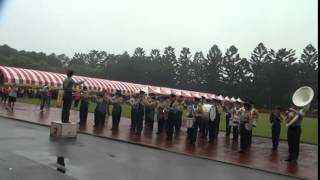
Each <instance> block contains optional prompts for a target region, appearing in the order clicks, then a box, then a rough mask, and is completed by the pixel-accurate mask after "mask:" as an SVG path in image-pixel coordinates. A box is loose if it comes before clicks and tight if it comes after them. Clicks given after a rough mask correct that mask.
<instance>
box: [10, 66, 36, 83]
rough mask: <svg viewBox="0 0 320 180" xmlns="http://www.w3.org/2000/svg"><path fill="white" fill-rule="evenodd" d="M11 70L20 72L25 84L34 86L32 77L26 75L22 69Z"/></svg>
mask: <svg viewBox="0 0 320 180" xmlns="http://www.w3.org/2000/svg"><path fill="white" fill-rule="evenodd" d="M13 69H15V70H17V71H20V72H21V73H22V74H23V75H24V77H25V78H26V83H27V84H35V83H34V81H32V77H31V76H30V74H29V73H27V72H26V71H25V70H24V69H17V68H13Z"/></svg>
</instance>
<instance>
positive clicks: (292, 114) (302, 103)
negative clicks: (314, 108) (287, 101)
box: [286, 86, 314, 127]
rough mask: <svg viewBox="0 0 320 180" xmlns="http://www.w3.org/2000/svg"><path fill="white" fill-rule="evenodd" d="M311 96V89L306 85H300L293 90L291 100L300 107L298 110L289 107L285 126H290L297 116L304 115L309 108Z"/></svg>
mask: <svg viewBox="0 0 320 180" xmlns="http://www.w3.org/2000/svg"><path fill="white" fill-rule="evenodd" d="M313 96H314V92H313V89H312V88H311V87H308V86H303V87H300V88H299V89H297V90H296V91H295V92H294V94H293V96H292V102H293V104H294V105H296V106H297V107H301V109H300V110H298V111H297V110H294V109H292V108H290V109H289V111H288V112H287V118H286V127H289V126H291V125H292V124H293V123H294V122H296V121H297V120H298V118H299V116H302V115H304V114H305V113H306V112H307V111H308V110H309V108H310V103H311V101H312V99H313Z"/></svg>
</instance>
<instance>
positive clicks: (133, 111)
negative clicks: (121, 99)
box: [129, 95, 137, 130]
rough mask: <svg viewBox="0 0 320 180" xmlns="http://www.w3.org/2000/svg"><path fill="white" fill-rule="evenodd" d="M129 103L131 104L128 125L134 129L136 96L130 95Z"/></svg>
mask: <svg viewBox="0 0 320 180" xmlns="http://www.w3.org/2000/svg"><path fill="white" fill-rule="evenodd" d="M129 104H130V106H131V112H130V113H131V125H130V129H131V130H134V129H135V126H136V124H135V122H136V120H135V119H134V118H136V116H135V114H136V110H137V102H136V96H135V95H134V96H131V97H130V99H129Z"/></svg>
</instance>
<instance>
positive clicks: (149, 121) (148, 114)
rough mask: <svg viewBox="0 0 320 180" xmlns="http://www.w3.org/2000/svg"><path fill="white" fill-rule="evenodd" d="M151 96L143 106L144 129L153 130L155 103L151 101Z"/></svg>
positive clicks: (151, 95)
mask: <svg viewBox="0 0 320 180" xmlns="http://www.w3.org/2000/svg"><path fill="white" fill-rule="evenodd" d="M153 97H154V96H153V94H150V96H149V97H148V98H147V101H146V104H145V127H146V128H148V129H153V124H154V116H155V107H156V101H155V100H154V99H153Z"/></svg>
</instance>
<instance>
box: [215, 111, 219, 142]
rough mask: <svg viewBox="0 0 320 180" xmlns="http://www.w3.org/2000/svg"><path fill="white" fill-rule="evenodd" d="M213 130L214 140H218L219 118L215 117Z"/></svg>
mask: <svg viewBox="0 0 320 180" xmlns="http://www.w3.org/2000/svg"><path fill="white" fill-rule="evenodd" d="M214 127H215V129H214V138H215V139H216V138H218V135H219V128H220V116H217V117H216V119H215V126H214Z"/></svg>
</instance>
